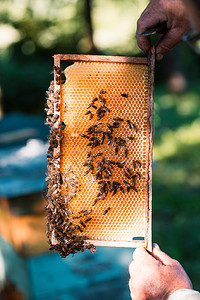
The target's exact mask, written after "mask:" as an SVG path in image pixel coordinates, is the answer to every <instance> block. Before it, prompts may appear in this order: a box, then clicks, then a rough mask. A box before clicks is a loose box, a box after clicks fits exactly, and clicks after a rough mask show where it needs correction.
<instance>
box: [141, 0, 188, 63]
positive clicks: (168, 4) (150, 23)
mask: <svg viewBox="0 0 200 300" xmlns="http://www.w3.org/2000/svg"><path fill="white" fill-rule="evenodd" d="M163 23H166V27H167V28H166V30H165V31H164V32H163V37H162V38H161V39H160V41H159V42H158V45H157V47H156V58H157V59H158V60H160V59H162V57H163V55H164V54H166V53H167V52H168V51H170V49H172V48H173V47H174V46H175V45H176V44H178V43H179V42H180V41H181V39H182V37H183V36H184V35H185V34H187V33H188V32H189V31H190V29H191V23H190V19H189V15H188V12H187V9H186V7H185V5H184V4H183V2H182V1H181V0H151V1H150V3H149V4H148V6H147V7H146V9H145V10H144V11H143V13H142V15H141V16H140V18H139V19H138V22H137V34H140V33H142V32H143V31H145V30H147V29H150V28H152V27H156V26H158V25H161V24H163ZM137 43H138V46H139V47H140V49H141V50H142V51H143V52H144V53H147V52H148V50H149V49H150V46H151V43H150V37H149V36H145V37H137Z"/></svg>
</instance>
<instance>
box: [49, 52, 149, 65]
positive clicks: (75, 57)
mask: <svg viewBox="0 0 200 300" xmlns="http://www.w3.org/2000/svg"><path fill="white" fill-rule="evenodd" d="M58 60H60V61H72V62H76V61H83V62H113V63H114V62H116V63H118V62H119V63H120V62H121V63H133V64H144V65H147V64H148V60H147V58H146V57H130V56H107V55H82V54H56V55H54V61H58Z"/></svg>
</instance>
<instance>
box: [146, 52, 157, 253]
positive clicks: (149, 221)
mask: <svg viewBox="0 0 200 300" xmlns="http://www.w3.org/2000/svg"><path fill="white" fill-rule="evenodd" d="M155 52H156V51H155V46H153V47H151V49H150V51H149V54H148V68H149V78H148V93H149V105H150V116H149V128H150V130H149V179H148V196H149V197H148V198H149V199H148V212H147V218H148V219H147V226H148V228H147V242H148V244H147V245H146V247H147V249H148V250H149V251H152V162H153V114H154V73H155Z"/></svg>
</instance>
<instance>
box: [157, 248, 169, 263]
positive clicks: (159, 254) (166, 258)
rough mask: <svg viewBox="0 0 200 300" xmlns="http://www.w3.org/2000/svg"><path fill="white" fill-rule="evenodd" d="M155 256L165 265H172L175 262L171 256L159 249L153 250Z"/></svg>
mask: <svg viewBox="0 0 200 300" xmlns="http://www.w3.org/2000/svg"><path fill="white" fill-rule="evenodd" d="M153 256H154V257H155V258H156V259H157V260H159V261H160V262H161V263H162V264H163V265H170V264H171V263H172V261H173V259H172V258H171V257H170V256H169V255H167V254H166V253H164V252H163V251H161V250H160V248H159V247H154V248H153Z"/></svg>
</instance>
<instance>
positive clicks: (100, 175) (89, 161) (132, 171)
mask: <svg viewBox="0 0 200 300" xmlns="http://www.w3.org/2000/svg"><path fill="white" fill-rule="evenodd" d="M104 94H106V91H104V90H102V91H100V93H99V95H98V96H97V97H95V98H94V99H93V100H92V101H91V103H90V104H89V105H88V106H87V108H86V109H87V111H86V113H85V115H86V116H89V120H91V119H92V118H93V117H94V116H95V115H96V119H97V123H96V124H94V125H92V126H90V127H89V128H88V129H87V130H86V132H85V133H84V134H81V135H80V136H81V137H82V138H84V139H86V140H87V141H88V143H87V147H89V148H90V151H89V152H88V153H87V158H86V160H85V162H84V164H83V166H84V167H85V168H86V170H85V173H84V175H85V176H87V175H88V174H91V175H92V176H93V178H95V180H96V181H98V188H97V190H98V193H97V195H96V199H95V200H94V202H93V204H92V206H94V205H95V204H96V203H97V202H98V201H100V200H104V199H106V197H107V196H108V194H111V195H112V196H114V195H115V194H116V193H117V192H122V193H125V192H127V193H129V192H130V191H131V190H133V191H134V192H136V193H137V192H138V190H137V187H136V180H137V179H138V180H140V179H141V174H140V173H139V172H138V168H141V163H140V161H138V160H133V161H132V168H128V167H127V166H126V159H127V157H128V155H129V151H128V148H127V143H128V142H129V141H132V140H134V139H135V137H134V135H131V136H128V137H127V138H122V137H120V136H116V135H115V131H116V129H117V128H119V127H120V126H122V124H126V125H127V126H128V128H129V129H130V130H131V131H132V133H133V134H135V133H137V132H138V129H137V127H136V126H135V124H134V123H132V122H131V121H130V120H124V119H122V118H118V117H114V118H113V121H112V122H110V123H102V121H101V122H99V121H100V120H101V119H103V117H104V116H105V115H106V113H110V109H109V108H108V107H107V106H106V99H105V96H104ZM121 96H122V97H125V98H128V94H121ZM94 103H95V104H94ZM105 144H107V145H108V146H109V147H111V146H112V147H113V152H114V153H113V157H116V159H112V160H111V159H107V158H106V157H105V155H104V153H103V152H98V153H96V154H95V155H94V154H93V151H94V150H93V149H96V147H98V146H100V145H105ZM111 150H112V149H111ZM119 151H123V156H124V159H123V160H121V161H119V160H118V159H117V157H118V153H119ZM116 168H118V169H121V170H122V172H123V176H124V180H123V181H122V182H118V181H115V180H112V178H113V174H115V172H116ZM109 210H110V207H109V208H108V209H106V211H104V212H103V215H104V214H106V213H107V212H108V211H109Z"/></svg>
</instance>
